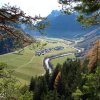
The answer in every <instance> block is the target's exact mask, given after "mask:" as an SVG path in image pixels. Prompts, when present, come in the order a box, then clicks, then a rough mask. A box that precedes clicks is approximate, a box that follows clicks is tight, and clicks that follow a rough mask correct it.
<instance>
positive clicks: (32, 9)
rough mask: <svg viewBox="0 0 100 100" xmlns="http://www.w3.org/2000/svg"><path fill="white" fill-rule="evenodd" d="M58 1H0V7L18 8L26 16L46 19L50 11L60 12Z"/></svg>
mask: <svg viewBox="0 0 100 100" xmlns="http://www.w3.org/2000/svg"><path fill="white" fill-rule="evenodd" d="M57 1H58V0H0V7H1V6H2V5H4V4H5V3H6V4H7V3H10V5H12V6H14V5H16V6H17V7H20V8H21V9H22V10H23V11H24V12H25V13H26V14H27V15H30V16H35V15H39V14H40V15H41V16H42V17H46V16H47V15H48V14H50V13H51V11H52V10H60V8H61V7H60V6H61V5H59V4H58V2H57Z"/></svg>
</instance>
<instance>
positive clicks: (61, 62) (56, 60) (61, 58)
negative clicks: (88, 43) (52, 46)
mask: <svg viewBox="0 0 100 100" xmlns="http://www.w3.org/2000/svg"><path fill="white" fill-rule="evenodd" d="M67 58H75V55H74V54H73V55H68V56H64V57H60V58H56V59H52V60H51V63H52V64H53V66H54V67H56V65H57V64H58V63H59V64H61V65H62V64H63V63H64V61H66V60H67Z"/></svg>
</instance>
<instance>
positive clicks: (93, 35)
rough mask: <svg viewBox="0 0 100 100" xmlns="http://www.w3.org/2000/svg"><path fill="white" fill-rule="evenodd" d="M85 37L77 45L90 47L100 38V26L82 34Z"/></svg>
mask: <svg viewBox="0 0 100 100" xmlns="http://www.w3.org/2000/svg"><path fill="white" fill-rule="evenodd" d="M82 37H83V38H84V40H83V41H81V42H79V43H78V44H77V45H76V46H78V47H82V48H90V46H91V44H92V43H93V42H95V41H96V40H100V27H98V28H96V29H94V30H92V31H90V32H89V33H86V34H85V35H83V36H82Z"/></svg>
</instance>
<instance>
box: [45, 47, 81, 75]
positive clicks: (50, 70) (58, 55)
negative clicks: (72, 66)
mask: <svg viewBox="0 0 100 100" xmlns="http://www.w3.org/2000/svg"><path fill="white" fill-rule="evenodd" d="M73 48H74V47H73ZM74 49H76V52H77V53H80V52H81V50H80V49H77V48H74ZM76 52H67V53H62V54H57V55H52V56H50V57H47V58H45V59H44V67H45V68H46V69H47V70H49V73H52V69H53V68H52V67H53V66H51V63H50V60H52V59H56V58H59V57H63V56H68V55H72V54H74V53H76Z"/></svg>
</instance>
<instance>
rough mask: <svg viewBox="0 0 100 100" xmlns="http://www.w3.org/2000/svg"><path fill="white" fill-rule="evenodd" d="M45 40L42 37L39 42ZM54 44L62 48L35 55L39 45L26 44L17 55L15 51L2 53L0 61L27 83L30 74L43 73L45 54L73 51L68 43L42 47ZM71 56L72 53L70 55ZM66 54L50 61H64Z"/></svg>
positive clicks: (54, 63)
mask: <svg viewBox="0 0 100 100" xmlns="http://www.w3.org/2000/svg"><path fill="white" fill-rule="evenodd" d="M45 42H46V40H43V39H42V42H41V43H45ZM56 46H64V47H65V49H64V50H60V51H55V50H54V51H52V52H50V53H47V54H45V55H41V56H35V55H34V53H35V50H38V49H39V47H37V48H36V49H30V48H31V47H32V45H31V46H27V47H25V48H24V51H23V52H22V53H21V54H20V55H19V54H17V53H8V54H4V55H0V62H5V63H7V64H8V65H9V66H10V67H9V69H12V70H14V74H13V75H14V76H15V77H16V78H17V79H18V80H20V81H21V82H22V83H23V84H24V83H25V84H26V83H28V82H29V80H30V78H31V77H32V76H40V75H42V74H44V73H45V70H44V68H43V59H44V58H45V57H47V56H51V55H54V54H59V53H63V52H68V51H73V50H74V49H73V48H70V47H68V45H66V44H64V43H60V42H58V43H47V45H46V46H45V47H44V48H48V47H49V48H50V47H56ZM72 57H73V55H72ZM66 58H67V56H65V57H62V58H57V59H54V60H52V61H51V62H52V63H53V65H54V66H56V64H57V63H58V62H60V63H61V64H62V63H63V62H64V61H65V59H66Z"/></svg>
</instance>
